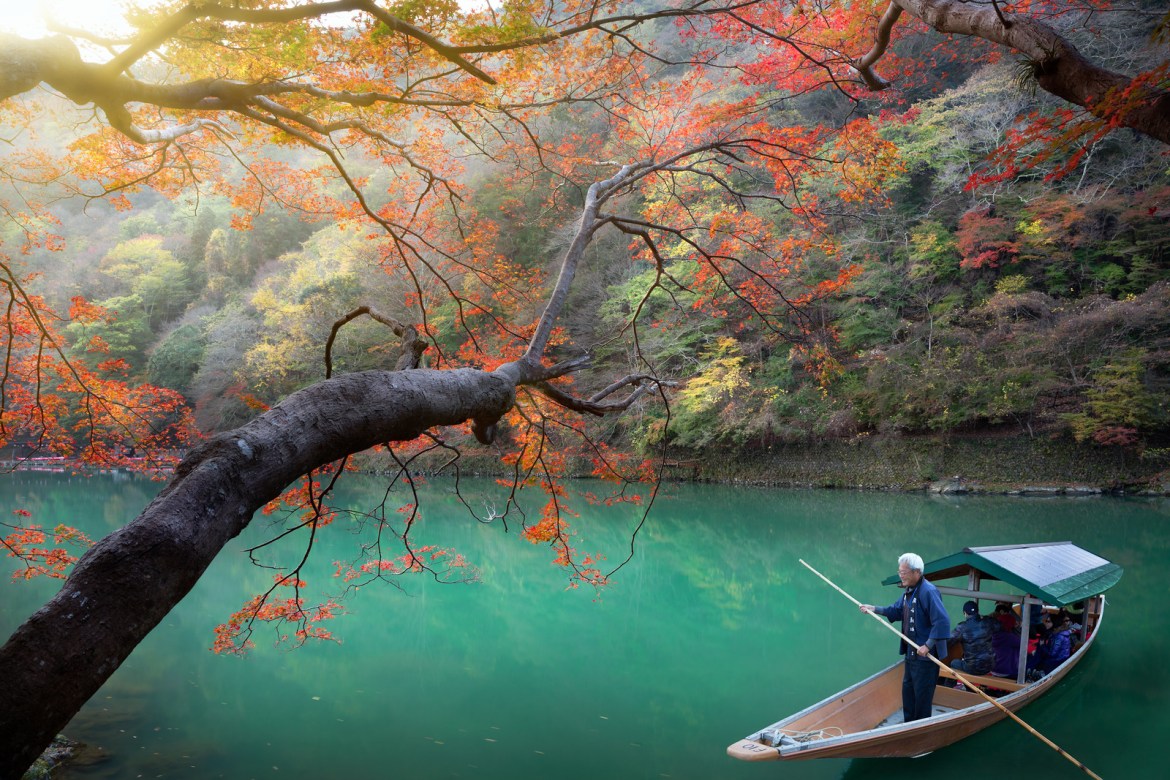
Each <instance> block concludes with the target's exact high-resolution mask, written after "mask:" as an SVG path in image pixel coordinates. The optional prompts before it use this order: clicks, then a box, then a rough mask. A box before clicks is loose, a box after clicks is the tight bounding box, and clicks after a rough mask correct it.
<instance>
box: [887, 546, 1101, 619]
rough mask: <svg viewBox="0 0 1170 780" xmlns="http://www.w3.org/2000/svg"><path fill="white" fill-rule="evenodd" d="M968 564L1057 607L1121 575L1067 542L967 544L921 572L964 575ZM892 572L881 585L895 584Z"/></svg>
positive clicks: (984, 576)
mask: <svg viewBox="0 0 1170 780" xmlns="http://www.w3.org/2000/svg"><path fill="white" fill-rule="evenodd" d="M971 569H975V570H976V571H978V572H979V573H980V574H981V575H982V579H994V580H1000V581H1002V582H1005V583H1007V584H1009V585H1013V586H1015V587H1016V588H1019V590H1020V591H1021V592H1023V593H1028V594H1031V595H1033V596H1036V597H1037V598H1040V599H1043V600H1044V602H1045V603H1047V604H1052V605H1054V606H1058V607H1063V606H1067V605H1069V604H1073V603H1075V602H1078V601H1081V600H1083V599H1087V598H1089V597H1090V596H1096V595H1097V594H1098V593H1104V592H1105V591H1106V590H1108V589H1109V588H1111V587H1113V585H1115V584H1116V583H1117V581H1118V580H1120V579H1121V574H1122V571H1123V570H1122V568H1121V567H1120V566H1118V565H1117V564H1116V563H1110V562H1109V561H1107V560H1105V559H1104V558H1102V557H1100V556H1098V555H1094V554H1093V553H1091V552H1089V551H1088V550H1083V549H1081V548H1080V547H1077V546H1076V545H1075V544H1073V543H1072V542H1046V543H1040V544H1012V545H1005V546H1002V547H968V548H966V549H964V550H963V551H962V552H958V553H955V554H954V555H948V556H947V557H945V558H939V559H938V560H936V561H930V562H929V563H927V564H926V570H925V571H924V572H923V573H924V574H925V575H926V578H927V579H928V580H930V581H931V582H935V581H937V580H947V579H951V578H952V577H966V576H967V574H968V572H969V571H970V570H971ZM897 583H898V576H897V575H896V574H895V575H894V576H892V577H887V578H886V579H884V580H883V581H882V584H884V585H896V584H897Z"/></svg>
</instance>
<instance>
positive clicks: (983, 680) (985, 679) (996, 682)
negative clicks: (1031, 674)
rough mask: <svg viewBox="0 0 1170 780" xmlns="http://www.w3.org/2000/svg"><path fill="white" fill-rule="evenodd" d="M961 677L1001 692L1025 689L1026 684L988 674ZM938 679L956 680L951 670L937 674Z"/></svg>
mask: <svg viewBox="0 0 1170 780" xmlns="http://www.w3.org/2000/svg"><path fill="white" fill-rule="evenodd" d="M960 674H962V675H963V677H965V678H967V679H968V680H970V681H971V682H973V683H975V684H976V685H978V686H980V687H982V688H996V689H998V690H1001V691H1009V692H1014V691H1018V690H1020V689H1021V688H1024V687H1026V685H1027V683H1025V684H1024V685H1020V684H1019V683H1018V682H1016V681H1015V680H1009V679H1008V678H1006V677H992V676H991V675H989V674H967V673H966V672H960ZM939 676H940V677H949V678H950V679H952V680H955V679H958V678H957V677H955V672H954V670H952V669H943V670H941V671H940V672H939Z"/></svg>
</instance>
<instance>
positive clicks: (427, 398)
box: [0, 369, 515, 780]
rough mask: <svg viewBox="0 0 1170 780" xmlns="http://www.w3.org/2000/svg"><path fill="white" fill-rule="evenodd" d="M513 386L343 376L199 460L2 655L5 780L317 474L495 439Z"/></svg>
mask: <svg viewBox="0 0 1170 780" xmlns="http://www.w3.org/2000/svg"><path fill="white" fill-rule="evenodd" d="M514 379H515V375H514V374H513V373H512V372H510V371H506V370H501V371H497V372H495V373H488V372H484V371H476V370H473V369H459V370H453V371H433V370H422V369H418V370H411V371H395V372H386V371H376V372H365V373H357V374H347V375H344V376H341V377H338V378H336V379H331V380H328V381H325V382H321V383H319V384H317V385H314V386H312V387H309V388H307V389H305V390H302V391H300V392H298V393H296V394H294V395H292V396H289V397H288V398H287V399H286V400H285V401H284V402H282V403H281V404H279V405H278V406H276V407H273V408H272V409H271V410H269V411H268V412H266V413H265V414H263V415H261V416H260V417H258V418H256V419H255V420H253V421H252V422H250V423H248V424H247V425H245V426H243V427H241V428H238V429H237V430H235V431H232V432H230V433H226V434H221V435H219V436H216V437H215V438H214V439H211V440H209V441H208V442H206V443H205V444H203V445H201V446H200V447H198V448H197V449H195V450H193V451H192V452H191V453H190V454H189V455H188V456H187V457H186V458H185V459H184V460H183V462H182V463H181V464H180V465H179V467H178V469H177V470H176V474H175V477H174V479H172V480H171V482H170V483H169V484H168V485H167V486H166V487H165V488H164V489H163V490H162V492H161V493H159V495H158V497H157V498H155V499H154V501H152V502H151V503H150V505H149V506H147V507H146V509H144V510H143V512H142V514H140V515H139V516H138V517H137V518H136V519H134V520H133V521H132V522H131V523H130V524H128V525H127V526H125V527H124V528H122V529H120V530H118V531H115V532H114V533H112V534H110V535H109V536H107V537H106V538H105V539H102V540H101V541H100V542H98V543H97V544H96V545H95V546H94V547H93V548H92V549H91V550H89V552H87V553H86V554H85V555H84V556H83V557H82V559H81V560H80V561H79V562H78V563H77V565H76V567H75V569H74V571H73V573H72V574H71V575H70V577H69V578H68V579H67V580H66V581H65V583H64V585H63V586H62V588H61V591H60V592H59V593H58V594H57V595H56V596H55V597H54V598H53V599H52V600H51V601H49V602H48V603H47V604H46V605H45V606H44V607H42V608H41V609H40V610H38V611H37V612H36V613H35V614H33V615H32V616H31V617H30V618H29V619H28V620H27V621H26V622H25V623H24V625H22V626H21V627H20V628H18V629H17V630H16V632H15V633H14V634H13V635H12V637H11V638H10V639H9V640H8V642H7V643H6V644H5V645H4V646H3V647H2V648H0V780H16V779H17V778H19V777H20V776H21V775H22V773H23V772H24V770H25V769H27V768H28V767H29V766H30V765H31V764H32V762H33V761H35V760H36V758H37V757H38V756H39V755H40V754H41V752H42V751H43V750H44V749H45V748H46V747H47V746H48V745H49V743H50V742H51V741H52V739H53V737H54V736H56V735H57V734H58V733H59V732H60V731H61V730H62V729H63V728H65V726H66V724H67V723H68V722H69V720H70V719H71V718H72V717H73V716H74V714H76V713H77V711H78V710H79V709H81V706H82V705H83V704H85V702H86V701H88V700H89V698H90V697H91V696H93V694H94V693H96V692H97V690H98V688H100V687H101V685H102V684H103V683H104V682H105V681H106V680H107V679H108V678H109V677H110V676H111V675H112V674H113V673H114V671H115V670H116V669H117V668H118V667H119V666H120V665H121V663H122V662H123V661H124V660H125V659H126V658H127V657H128V656H129V655H130V653H131V651H133V650H134V648H135V647H136V646H137V645H138V643H139V642H141V641H142V639H143V638H144V637H146V635H147V634H148V633H149V632H150V631H151V630H153V629H154V627H155V626H156V625H158V624H159V622H161V621H162V619H163V618H164V617H165V616H166V615H167V613H168V612H170V610H171V608H172V607H174V606H175V605H176V604H178V603H179V601H180V600H181V599H182V598H183V597H184V596H185V595H186V594H187V593H188V591H190V590H191V588H192V587H193V586H194V585H195V583H196V582H197V581H198V580H199V578H200V577H201V576H202V574H203V572H204V571H205V570H206V568H207V567H208V565H210V564H211V562H212V560H213V559H214V558H215V556H216V555H217V554H218V553H219V551H220V550H221V549H223V547H224V546H225V545H226V544H227V543H228V542H229V541H230V540H231V539H233V538H234V537H235V536H237V535H238V534H239V533H240V532H241V531H242V530H243V529H244V528H246V527H247V525H248V523H249V522H250V520H251V518H252V515H253V513H254V512H256V511H257V510H258V509H259V508H260V507H262V506H263V505H264V504H265V503H266V502H268V501H270V500H271V499H273V498H275V497H277V496H278V495H280V493H281V492H282V491H283V490H284V488H285V487H287V486H288V485H289V484H290V483H292V482H294V481H295V480H296V479H298V478H299V477H300V476H302V475H303V474H305V473H307V472H308V471H310V470H311V469H314V468H316V467H319V466H321V465H323V464H327V463H331V462H334V461H336V460H339V459H340V458H342V457H344V456H345V455H348V454H351V453H354V452H359V451H361V450H364V449H367V448H369V447H372V446H374V445H377V444H380V443H384V442H391V441H408V440H410V439H413V438H415V437H417V436H418V435H419V434H421V433H422V432H423V431H425V430H427V429H429V428H432V427H434V426H441V425H455V424H459V423H463V422H465V421H466V420H468V419H473V420H475V421H477V422H478V423H479V424H480V425H491V424H493V423H495V421H496V420H498V419H499V418H500V417H501V416H502V415H503V414H504V412H505V411H507V409H508V408H509V407H510V406H511V404H512V402H513V401H514V398H515V384H514Z"/></svg>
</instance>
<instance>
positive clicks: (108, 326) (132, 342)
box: [65, 294, 151, 374]
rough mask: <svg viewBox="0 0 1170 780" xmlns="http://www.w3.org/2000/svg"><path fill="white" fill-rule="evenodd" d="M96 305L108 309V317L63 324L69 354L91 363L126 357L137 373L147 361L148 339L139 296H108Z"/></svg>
mask: <svg viewBox="0 0 1170 780" xmlns="http://www.w3.org/2000/svg"><path fill="white" fill-rule="evenodd" d="M98 305H99V306H101V307H102V308H104V309H106V311H108V312H109V313H110V315H111V319H109V320H97V321H94V322H84V323H83V322H73V323H70V324H69V325H68V326H67V327H66V328H65V336H66V338H68V339H69V343H70V345H71V349H70V352H71V354H72V356H73V357H74V358H76V359H80V360H83V361H84V362H85V363H86V364H88V365H90V366H95V365H97V364H99V363H103V362H106V361H108V360H125V361H126V363H127V364H128V365H129V367H130V370H131V372H132V373H135V374H136V373H137V372H138V371H140V370H141V369H142V368H143V367H144V365H145V363H146V355H145V351H146V347H147V346H148V345H149V344H150V341H151V332H150V326H149V323H148V317H147V312H146V308H145V306H144V305H143V302H142V299H141V298H140V297H138V296H137V295H134V294H131V295H125V296H117V297H114V298H108V299H106V300H104V301H101V302H100V303H99V304H98Z"/></svg>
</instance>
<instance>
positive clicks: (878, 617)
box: [800, 560, 1101, 780]
mask: <svg viewBox="0 0 1170 780" xmlns="http://www.w3.org/2000/svg"><path fill="white" fill-rule="evenodd" d="M800 562H801V564H802V565H803V566H804V567H805V568H806V569H808V570H809V571H811V572H812V573H813V574H815V575H817V576H818V577H820V578H821V579H822V580H824V581H825V582H826V583H828V584H829V586H830V587H832V588H833V589H834V590H835V591H837V592H838V593H840V594H841V595H842V596H844V597H845V598H847V599H849V600H850V601H852V602H853V603H854V604H856V605H857V606H858V607H859V608H860V607H861V606H862V603H861V602H860V601H858V600H857V599H855V598H853V597H852V596H850V595H849V594H848V593H846V592H845V591H843V590H841V588H839V587H837V584H836V583H834V582H833V581H832V580H830V579H829V578H828V577H826V576H825V575H823V574H821V573H820V572H819V571H817V570H816V569H814V568H813V567H812V566H810V565H808V564H807V563H805V562H804V560H801V561H800ZM862 611H863V612H865V613H866V614H867V615H870V616H871V617H873V618H874V619H876V620H877V621H878V622H879V623H881V624H882V625H883V626H885V627H886V628H888V629H890V630H891V631H893V632H894V633H895V634H897V635H898V636H900V637H902V639H903V640H904V641H905V642H906V644H908V645H910V646H911V647H913V648H914V649H915V650H917V649H918V647H919V646H918V645H917V644H915V643H914V640H912V639H911V638H910V637H908V636H906V635H905V634H903V633H902V632H901V631H899V630H898V629H896V628H894V624H893V623H891V622H889V621H888V620H886V619H885V618H883V617H882V616H881V615H878V614H877V613H875V612H870V611H868V610H862ZM926 657H927V658H929V659H930V660H931V661H934V664H935V666H937V667H938V668H939V669H943V670H946V671H948V672H949V673H950V674H953V675H954V676H955V679H957V680H959V682H961V683H963V684H964V685H965V686H967V689H968V690H971V691H974V692H975V693H978V694H979V695H980V696H982V697H983V698H984V699H987V701H989V702H991V703H992V704H994V705H995V706H996V707H999V708H1000V709H1001V710H1003V712H1004V714H1006V715H1007V716H1008V717H1009V718H1011V719H1012V720H1014V721H1015V722H1016V723H1019V724H1020V725H1021V726H1023V727H1024V728H1025V729H1027V730H1028V733H1029V734H1031V735H1032V736H1034V737H1036V739H1038V740H1040V741H1041V742H1043V743H1044V744H1045V745H1048V747H1050V748H1052V749H1053V750H1055V751H1056V752H1057V753H1059V754H1060V755H1062V756H1064V757H1065V758H1066V759H1068V760H1069V761H1071V762H1072V763H1073V764H1075V765H1076V766H1077V767H1079V768H1080V770H1081V771H1082V772H1084V773H1085V774H1087V775H1088V776H1089V777H1092V778H1095V780H1101V777H1100V775H1098V774H1096V773H1095V772H1094V771H1093V770H1092V769H1089V768H1088V767H1087V766H1085V765H1084V764H1082V763H1081V762H1080V761H1079V760H1078V759H1077V758H1076V757H1074V756H1072V755H1071V754H1069V753H1068V751H1066V750H1065V749H1064V748H1062V747H1061V746H1060V745H1057V744H1056V743H1055V742H1053V741H1052V740H1050V739H1049V738H1048V737H1046V736H1044V735H1043V734H1041V733H1040V732H1039V731H1037V730H1036V729H1034V728H1032V727H1031V726H1029V725H1028V724H1027V723H1025V722H1024V721H1023V719H1022V718H1020V716H1018V715H1016V713H1014V712H1012V711H1011V710H1009V709H1008V708H1007V707H1005V706H1003V705H1002V704H1000V703H999V701H997V700H996V699H995V697H994V696H990V695H988V694H987V693H986V692H985V691H984V690H983V689H982V688H980V687H979V686H978V685H975V684H974V683H973V682H971V681H970V680H968V679H967V678H966V677H964V676H963V675H961V674H959V673H958V672H956V671H955V670H954V669H948V667H947V666H946V665H945V664H944V663H943V662H942V660H941V659H939V658H938V657H937V656H934V655H931V654H930V653H929V652H928V653H927V654H926Z"/></svg>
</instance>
